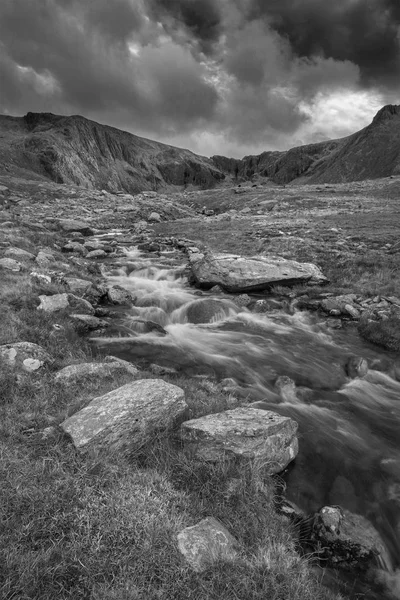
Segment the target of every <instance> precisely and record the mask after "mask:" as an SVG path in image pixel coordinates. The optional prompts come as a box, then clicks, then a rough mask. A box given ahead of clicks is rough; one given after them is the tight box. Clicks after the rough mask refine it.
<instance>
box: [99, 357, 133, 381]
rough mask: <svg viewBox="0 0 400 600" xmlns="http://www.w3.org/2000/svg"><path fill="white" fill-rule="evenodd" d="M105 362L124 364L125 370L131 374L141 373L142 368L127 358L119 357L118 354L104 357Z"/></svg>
mask: <svg viewBox="0 0 400 600" xmlns="http://www.w3.org/2000/svg"><path fill="white" fill-rule="evenodd" d="M104 362H107V363H118V364H119V365H121V366H123V367H124V369H125V371H126V372H127V373H129V374H130V375H135V376H136V375H137V374H138V373H140V370H139V369H138V368H137V367H135V365H133V364H132V363H130V362H129V361H127V360H123V359H122V358H118V357H117V356H112V355H107V356H105V357H104Z"/></svg>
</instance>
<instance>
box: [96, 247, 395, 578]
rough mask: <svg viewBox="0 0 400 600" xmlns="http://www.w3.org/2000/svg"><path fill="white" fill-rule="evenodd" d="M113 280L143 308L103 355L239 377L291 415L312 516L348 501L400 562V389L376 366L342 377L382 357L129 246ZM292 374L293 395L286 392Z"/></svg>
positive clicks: (236, 380)
mask: <svg viewBox="0 0 400 600" xmlns="http://www.w3.org/2000/svg"><path fill="white" fill-rule="evenodd" d="M105 275H106V276H107V277H108V279H109V280H110V283H112V284H117V285H121V286H123V287H124V288H126V289H128V290H129V291H130V292H132V294H133V295H134V296H135V297H136V302H135V306H134V307H132V308H130V309H126V311H125V313H124V316H123V319H122V326H121V331H120V335H116V336H114V337H109V338H104V337H103V338H96V339H95V340H94V341H95V343H96V344H97V346H98V347H100V348H103V349H104V351H106V352H109V353H110V352H111V353H113V354H116V355H118V356H121V357H122V358H126V359H134V358H141V359H145V360H148V362H149V363H150V362H151V363H152V362H156V363H158V364H161V365H165V366H172V367H174V368H176V369H178V370H181V371H183V372H187V373H193V372H204V373H212V374H213V375H214V376H215V377H216V378H217V379H219V380H222V379H224V378H230V379H231V381H232V390H233V391H236V393H237V394H239V395H240V396H241V397H243V398H244V399H246V400H247V401H249V402H251V401H257V402H258V403H259V405H260V406H261V407H264V408H267V409H271V410H274V411H276V412H279V413H281V414H284V415H288V416H291V417H293V418H294V419H295V420H296V421H298V423H299V431H300V453H299V456H298V457H297V459H296V461H295V462H294V463H292V465H291V466H290V467H289V469H288V472H287V475H286V485H287V494H288V496H289V497H290V498H292V499H293V500H294V501H295V502H296V503H297V504H299V505H300V506H301V507H302V508H304V509H305V510H307V511H310V512H312V511H315V510H317V509H319V508H320V507H321V506H323V505H325V504H340V505H341V506H343V507H344V508H347V509H348V510H351V511H353V512H357V513H359V514H362V515H364V516H366V517H367V518H368V519H369V520H370V521H371V522H372V523H373V524H374V525H375V527H376V528H377V529H378V531H379V532H380V533H381V535H382V536H383V538H384V540H385V542H386V544H387V547H388V548H389V550H390V553H391V558H392V560H393V564H394V566H395V567H396V566H398V565H399V564H400V541H399V538H400V383H399V382H398V381H395V380H394V379H392V378H391V377H390V376H389V375H388V374H386V373H382V372H379V371H376V370H373V369H371V370H370V371H369V372H368V374H367V375H366V376H365V377H364V378H363V379H359V378H356V379H353V380H350V379H349V378H348V377H347V376H346V372H345V369H344V365H345V363H346V360H347V359H348V358H349V357H350V356H353V355H360V356H363V357H365V358H366V359H367V360H368V361H369V362H370V364H374V361H377V359H379V358H380V357H381V356H382V354H384V353H383V352H382V351H380V350H378V349H374V348H372V347H371V346H369V345H367V344H364V342H362V340H360V339H359V338H358V336H357V335H356V333H355V332H354V331H353V330H352V329H349V330H345V329H343V330H336V329H335V330H331V329H329V328H328V327H327V325H326V323H325V322H324V321H322V320H320V319H319V318H318V316H317V315H315V314H310V313H307V312H297V313H294V314H287V313H286V312H284V311H276V310H275V311H273V312H270V313H263V314H254V313H252V312H250V311H248V310H247V309H246V308H241V307H239V306H238V305H237V304H236V303H235V301H234V300H235V298H234V297H232V296H231V297H226V296H224V295H221V296H216V295H215V294H210V293H204V292H200V293H199V292H197V291H196V290H195V289H193V288H191V287H190V286H189V284H188V281H187V279H186V277H185V274H184V269H183V268H182V264H181V263H179V264H177V263H176V262H175V264H174V259H173V257H171V256H170V255H168V254H166V255H163V254H162V255H161V257H157V258H155V259H151V258H146V257H145V256H143V255H142V254H141V253H140V252H138V251H137V250H136V249H132V250H128V251H127V252H126V259H125V261H122V262H121V264H120V265H119V266H118V267H115V268H114V267H110V270H109V271H108V272H105ZM283 376H285V377H289V378H291V379H292V380H293V381H294V382H295V384H296V388H295V392H291V393H284V392H281V393H280V392H279V390H277V387H276V385H275V384H276V381H277V379H278V378H279V377H283ZM244 401H245V400H244Z"/></svg>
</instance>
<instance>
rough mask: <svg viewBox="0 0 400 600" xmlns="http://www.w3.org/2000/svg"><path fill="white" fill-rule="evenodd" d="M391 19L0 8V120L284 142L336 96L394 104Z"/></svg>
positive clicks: (338, 5) (359, 9)
mask: <svg viewBox="0 0 400 600" xmlns="http://www.w3.org/2000/svg"><path fill="white" fill-rule="evenodd" d="M399 23H400V0H334V1H333V2H324V1H323V0H35V1H34V0H0V40H1V42H0V80H1V85H0V112H8V113H11V114H21V113H24V112H27V111H30V110H37V111H40V110H46V111H52V112H61V113H63V114H65V113H69V114H71V113H74V114H77V113H79V114H84V115H85V116H87V117H88V118H94V119H96V120H100V121H102V122H104V123H109V124H112V125H115V126H117V127H122V128H125V129H129V130H131V131H133V132H136V133H139V134H141V135H146V136H148V137H155V138H162V139H163V140H164V141H168V140H169V139H174V140H179V142H178V143H180V144H185V143H186V142H185V140H190V142H193V140H194V142H193V143H194V144H195V143H196V139H199V137H200V136H203V137H204V136H205V138H206V137H207V136H209V137H210V138H211V137H213V138H214V139H217V138H218V139H220V140H226V142H227V146H229V147H230V148H232V147H235V145H237V146H240V144H244V145H246V147H247V148H250V147H251V146H252V145H257V147H260V145H262V144H264V143H265V145H266V146H268V147H271V146H274V145H276V146H278V147H282V146H287V145H290V141H289V140H290V136H291V135H293V134H296V132H297V131H298V130H299V128H301V127H302V126H303V125H304V124H305V123H308V122H309V120H310V119H311V118H312V116H310V110H309V108H310V106H311V107H312V106H314V105H315V106H317V105H318V106H319V104H318V102H319V101H320V98H321V96H322V97H325V96H327V95H329V94H331V93H333V92H334V91H335V90H341V91H342V90H351V91H356V92H357V91H361V92H362V91H363V90H372V91H373V92H375V91H377V92H379V94H381V95H382V94H383V96H382V97H385V98H387V99H388V98H390V100H391V101H393V96H394V94H395V93H396V91H397V90H398V86H399V81H398V76H399V74H400V60H399V56H400V52H399ZM368 93H369V92H368ZM304 107H305V109H304ZM307 126H308V125H307ZM318 135H319V136H320V135H322V134H321V131H319V132H318ZM215 150H216V148H215V145H214V146H213V151H215ZM203 151H205V152H207V150H206V149H204V148H203ZM217 151H218V150H217ZM238 152H240V150H238Z"/></svg>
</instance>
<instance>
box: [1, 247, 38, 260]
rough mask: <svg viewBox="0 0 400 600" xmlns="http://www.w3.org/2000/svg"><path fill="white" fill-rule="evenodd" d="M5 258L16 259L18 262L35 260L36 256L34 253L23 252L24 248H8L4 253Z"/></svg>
mask: <svg viewBox="0 0 400 600" xmlns="http://www.w3.org/2000/svg"><path fill="white" fill-rule="evenodd" d="M4 256H6V257H7V258H15V259H16V260H34V258H35V255H34V254H32V252H27V251H26V250H22V248H14V247H12V248H7V250H6V251H5V252H4Z"/></svg>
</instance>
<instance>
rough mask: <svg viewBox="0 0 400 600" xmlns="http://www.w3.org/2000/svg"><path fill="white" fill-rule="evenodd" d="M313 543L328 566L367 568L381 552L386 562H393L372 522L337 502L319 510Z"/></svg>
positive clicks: (320, 557) (314, 527)
mask: <svg viewBox="0 0 400 600" xmlns="http://www.w3.org/2000/svg"><path fill="white" fill-rule="evenodd" d="M310 543H311V544H312V545H313V546H314V548H315V552H316V555H317V556H318V558H319V559H320V560H322V561H324V564H326V565H327V566H332V567H344V568H346V569H349V568H355V567H357V568H358V569H363V570H367V569H368V568H369V567H370V566H372V565H373V564H374V563H375V561H376V558H377V557H378V556H380V557H381V560H382V562H383V564H386V565H390V562H391V561H390V558H389V555H388V552H387V550H386V548H385V545H384V543H383V542H382V539H381V537H380V535H379V533H378V532H377V531H376V530H375V529H374V527H373V526H372V525H371V523H369V521H367V519H365V518H364V517H362V516H361V515H356V514H353V513H351V512H349V511H347V510H342V509H341V508H340V507H338V506H324V507H323V508H321V509H320V510H319V511H318V513H316V515H315V517H314V523H313V528H312V532H311V535H310Z"/></svg>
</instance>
